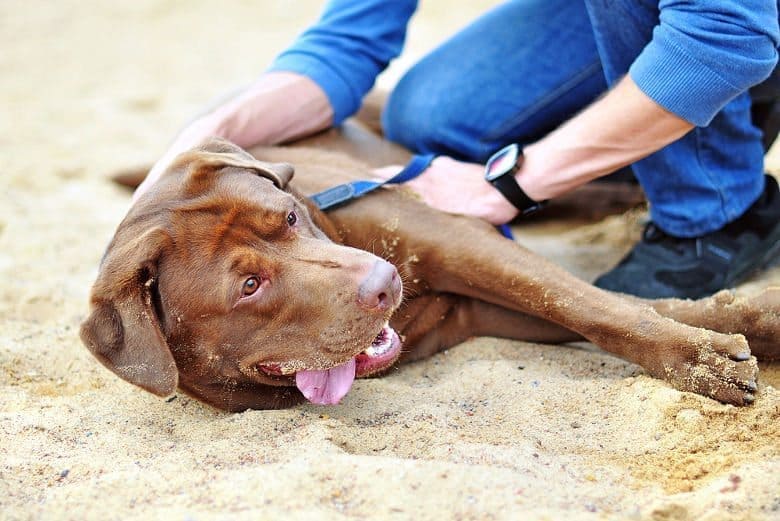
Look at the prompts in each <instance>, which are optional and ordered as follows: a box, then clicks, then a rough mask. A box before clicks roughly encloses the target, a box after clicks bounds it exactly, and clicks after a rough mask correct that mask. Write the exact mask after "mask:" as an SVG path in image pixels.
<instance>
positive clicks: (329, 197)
mask: <svg viewBox="0 0 780 521" xmlns="http://www.w3.org/2000/svg"><path fill="white" fill-rule="evenodd" d="M433 158H434V156H433V155H432V154H427V155H415V156H413V157H412V159H411V161H409V163H408V164H407V165H406V166H405V167H404V169H403V170H401V171H400V172H398V173H397V174H396V175H394V176H393V177H391V178H390V179H387V180H386V181H370V180H367V179H361V180H358V181H352V182H349V183H344V184H341V185H336V186H334V187H332V188H328V189H327V190H323V191H322V192H318V193H316V194H313V195H310V196H309V198H310V199H311V200H312V201H313V202H314V204H315V205H317V208H319V209H320V210H328V209H330V208H333V207H335V206H339V205H342V204H345V203H347V202H349V201H351V200H353V199H357V198H358V197H362V196H364V195H366V194H367V193H369V192H373V191H374V190H376V189H377V188H379V187H380V186H384V185H389V184H401V183H405V182H407V181H411V180H412V179H414V178H415V177H417V176H418V175H420V174H422V173H423V171H425V169H426V168H428V165H430V164H431V161H433ZM498 231H499V232H501V235H503V236H504V237H506V238H507V239H514V237H513V236H512V230H511V229H510V228H509V225H507V224H502V225H500V226H498Z"/></svg>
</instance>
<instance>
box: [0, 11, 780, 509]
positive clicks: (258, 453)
mask: <svg viewBox="0 0 780 521" xmlns="http://www.w3.org/2000/svg"><path fill="white" fill-rule="evenodd" d="M494 3H495V2H488V1H477V2H460V3H457V8H456V7H454V5H455V4H452V3H451V2H445V1H443V0H429V1H426V2H422V4H423V5H422V7H421V10H420V12H419V13H418V14H417V15H416V17H415V18H414V20H413V22H412V26H411V28H410V33H409V40H408V42H407V49H406V51H405V53H404V55H403V56H402V57H401V58H399V59H398V60H397V61H396V62H395V63H394V64H393V66H392V67H391V69H390V70H389V71H388V72H387V73H386V74H385V75H384V76H382V78H381V79H380V81H379V84H380V85H381V86H383V87H389V86H391V85H392V84H393V82H394V81H395V79H396V78H397V77H398V75H399V74H400V73H401V71H403V70H404V69H405V68H406V67H408V66H409V65H410V64H411V63H413V62H414V60H415V59H416V58H418V57H419V56H421V55H422V54H423V53H424V52H425V51H426V50H427V49H430V48H431V47H432V46H434V45H435V44H436V43H437V42H439V41H441V40H442V39H443V38H444V37H446V35H447V34H449V33H450V32H452V31H453V30H455V29H457V28H458V27H460V26H462V25H463V24H465V23H466V22H467V21H468V20H469V19H471V18H472V17H473V16H475V15H476V13H479V12H480V11H482V10H483V9H484V8H485V7H486V6H489V5H491V4H494ZM461 4H462V5H461ZM217 5H218V4H217V3H214V2H204V1H193V2H183V1H177V0H140V1H136V2H128V3H116V2H75V1H72V0H62V1H60V2H53V3H34V2H22V1H19V0H5V1H3V2H0V48H2V51H0V70H2V71H3V73H2V74H1V75H0V170H1V171H2V175H0V276H1V277H2V278H1V279H0V280H2V283H1V284H0V435H1V436H2V440H3V441H2V443H0V519H8V520H11V519H14V520H15V519H100V520H105V519H144V520H146V519H166V520H167V519H177V520H203V519H280V518H285V519H365V518H373V519H432V520H434V519H435V520H444V519H540V520H541V519H549V520H558V519H567V520H568V519H575V520H580V519H583V520H588V519H594V520H595V519H598V520H604V519H637V520H639V519H649V520H656V521H661V520H664V521H666V520H688V519H690V520H705V521H715V520H726V519H729V520H730V519H737V520H772V519H780V364H778V363H775V364H768V363H762V364H761V365H760V368H761V373H760V389H759V393H758V398H757V401H756V403H755V404H754V405H753V406H750V407H745V408H735V407H732V406H728V405H722V404H720V403H716V402H714V401H712V400H709V399H706V398H703V397H700V396H697V395H693V394H689V393H683V392H678V391H676V390H674V389H672V388H671V387H670V386H668V385H667V384H665V383H664V382H662V381H659V380H655V379H652V378H650V377H648V376H646V375H644V373H643V371H642V370H641V369H640V368H639V367H638V366H635V365H632V364H630V363H627V362H624V361H622V360H620V359H617V358H615V357H613V356H610V355H608V354H605V353H602V352H600V351H599V350H597V349H596V348H594V347H593V346H592V345H590V344H587V343H582V344H577V345H573V346H549V345H541V344H530V343H524V342H514V341H508V340H501V339H493V338H474V339H472V340H470V341H468V342H465V343H464V344H462V345H459V346H457V347H455V348H453V349H450V350H449V351H447V352H445V353H441V354H439V355H437V356H435V357H433V358H431V359H429V360H427V361H423V362H419V363H415V364H411V365H407V366H403V367H401V368H399V369H397V370H394V371H393V372H392V373H391V374H389V375H387V376H385V377H383V378H380V379H368V380H358V381H356V383H355V385H354V387H353V389H352V391H351V392H350V393H349V394H348V395H347V397H346V398H345V399H344V400H343V402H342V403H341V404H340V405H338V406H332V407H319V406H314V405H304V406H299V407H295V408H292V409H288V410H283V411H249V412H245V413H241V414H227V413H223V412H219V411H216V410H214V409H212V408H209V407H207V406H204V405H202V404H200V403H199V402H197V401H194V400H192V399H190V398H188V397H186V396H185V395H183V394H181V393H179V394H177V395H176V396H175V397H173V398H171V399H168V400H162V399H159V398H157V397H155V396H152V395H151V394H148V393H145V392H143V391H142V390H140V389H137V388H134V387H132V386H131V385H129V384H127V383H125V382H123V381H121V380H119V379H118V378H117V377H115V376H114V375H113V374H111V373H110V372H108V371H107V370H106V369H104V368H103V367H102V366H100V365H99V364H98V363H97V362H96V361H95V360H94V359H93V358H92V357H91V355H90V354H89V353H88V352H87V350H86V349H85V348H84V347H83V346H82V344H81V342H80V340H79V338H78V328H79V324H80V323H81V321H82V320H83V319H84V318H85V316H86V314H87V310H88V292H89V288H90V286H91V284H92V282H93V281H94V278H95V275H96V273H97V266H98V262H99V260H100V257H101V255H102V253H103V250H104V248H105V247H106V245H107V243H108V241H109V239H110V237H111V235H112V234H113V231H114V229H115V228H116V226H117V224H118V223H119V221H120V220H121V219H122V217H123V216H124V214H125V212H126V211H127V209H128V207H129V205H130V194H129V192H128V191H126V190H124V189H122V188H121V187H118V186H116V185H114V184H112V183H111V181H110V180H109V176H110V175H111V174H112V173H113V172H115V171H117V170H119V169H123V168H126V167H131V166H133V165H139V164H149V163H151V162H152V161H154V160H155V159H156V157H157V156H158V155H160V154H161V153H162V152H163V151H164V150H165V146H166V144H167V143H168V142H169V141H170V139H171V138H172V137H173V136H174V134H175V132H176V131H177V130H178V129H179V128H180V127H181V126H182V125H183V124H184V123H185V122H186V121H187V120H188V119H189V118H191V117H192V116H193V115H194V114H195V113H196V112H197V111H199V110H201V109H203V108H204V107H205V106H207V105H208V103H209V101H210V100H212V99H214V98H216V97H218V96H220V95H222V94H224V93H225V92H228V91H230V90H231V89H232V88H235V87H237V86H240V85H242V84H245V83H248V82H249V81H251V80H252V79H253V78H254V77H255V76H256V75H257V74H258V73H259V72H261V71H262V70H263V69H264V68H265V67H266V66H267V65H268V63H270V61H271V59H272V58H273V56H274V55H275V54H276V53H277V52H279V51H280V50H282V49H283V48H284V47H285V45H286V44H288V43H289V42H290V41H291V40H292V38H294V36H295V35H296V34H297V33H298V32H300V31H301V30H302V29H303V28H304V27H305V26H306V25H307V24H308V23H310V22H311V21H313V20H314V19H316V17H317V14H318V13H319V10H320V7H321V2H316V1H311V0H304V1H299V2H294V3H292V2H283V1H271V0H268V1H264V2H244V1H239V0H232V1H228V2H221V3H219V7H217ZM767 168H768V169H769V170H770V172H773V173H774V174H776V175H777V174H778V173H780V150H779V149H778V148H777V147H775V149H774V151H773V152H772V153H771V154H770V155H769V157H768V161H767ZM643 218H644V213H643V212H641V211H639V212H637V211H633V212H631V213H629V214H627V215H621V216H612V217H608V218H606V219H604V220H603V221H599V222H588V223H571V222H544V223H535V224H527V225H522V226H516V227H515V233H516V235H517V237H518V240H519V241H520V242H522V243H523V244H525V245H527V246H529V247H530V248H532V249H534V250H535V251H537V252H539V253H540V254H542V255H544V256H546V257H549V258H551V259H553V260H555V261H556V262H558V263H560V264H561V265H563V266H564V267H566V268H567V269H569V270H571V271H572V272H573V273H575V274H576V275H577V276H579V277H582V278H584V279H587V280H592V278H593V277H594V276H595V275H596V274H598V273H600V272H602V271H604V270H605V269H607V268H609V267H610V266H612V265H613V264H614V263H615V262H616V261H617V260H618V259H619V258H620V257H621V256H622V255H623V253H624V252H625V251H626V249H627V248H628V247H629V246H630V244H631V243H632V241H634V240H636V239H637V237H638V234H639V232H640V229H641V225H642V219H643ZM770 285H780V267H777V266H776V267H774V268H772V269H769V270H768V271H765V272H763V273H761V274H760V275H758V276H756V277H754V278H752V279H751V280H749V281H748V282H746V283H745V284H743V285H742V286H741V287H740V288H739V291H740V292H743V293H748V294H749V293H754V292H756V291H758V290H759V289H761V288H763V287H767V286H770Z"/></svg>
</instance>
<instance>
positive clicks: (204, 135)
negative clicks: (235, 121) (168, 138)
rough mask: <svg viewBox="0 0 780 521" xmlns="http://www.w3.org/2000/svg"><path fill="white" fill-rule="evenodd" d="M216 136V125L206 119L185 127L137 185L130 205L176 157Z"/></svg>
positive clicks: (147, 189)
mask: <svg viewBox="0 0 780 521" xmlns="http://www.w3.org/2000/svg"><path fill="white" fill-rule="evenodd" d="M218 134H219V131H218V129H217V127H216V125H215V124H214V123H211V122H210V121H209V120H208V119H207V118H203V119H198V120H195V121H194V122H192V123H190V124H189V125H188V126H187V127H185V128H184V129H183V130H182V131H181V132H180V133H179V135H178V136H177V137H176V139H175V140H174V142H173V144H172V145H171V146H170V147H169V148H168V150H167V151H166V152H165V153H164V154H163V156H162V157H161V158H160V159H158V160H157V162H156V163H155V164H154V166H152V168H151V170H149V173H148V174H147V176H146V178H145V179H144V180H143V182H142V183H141V184H140V185H138V188H136V190H135V192H134V193H133V198H132V203H135V202H136V201H137V200H138V198H139V197H141V196H142V195H143V194H144V193H146V192H147V191H149V189H150V188H151V187H152V186H153V185H154V183H156V182H157V180H158V179H159V178H160V176H161V175H162V173H163V172H165V170H166V169H167V168H168V167H169V166H170V165H171V163H172V162H173V160H174V159H176V156H178V155H179V154H181V153H182V152H186V151H187V150H189V149H191V148H193V147H194V146H195V145H198V144H200V143H202V142H203V141H205V140H206V139H208V138H210V137H212V136H215V135H218Z"/></svg>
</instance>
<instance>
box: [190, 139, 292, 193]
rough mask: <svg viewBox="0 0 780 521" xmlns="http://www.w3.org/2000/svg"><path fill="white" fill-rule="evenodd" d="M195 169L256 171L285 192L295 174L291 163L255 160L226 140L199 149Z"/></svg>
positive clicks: (216, 141) (212, 140)
mask: <svg viewBox="0 0 780 521" xmlns="http://www.w3.org/2000/svg"><path fill="white" fill-rule="evenodd" d="M198 151H199V153H198V155H197V157H196V158H195V163H196V164H195V167H196V168H197V167H200V166H207V167H212V168H222V167H226V166H232V167H236V168H246V169H249V170H254V171H255V172H256V173H257V174H258V175H260V176H262V177H265V178H267V179H270V180H271V182H273V183H274V184H275V185H276V187H277V188H279V189H281V190H284V189H285V188H286V187H287V184H288V183H289V182H290V179H292V177H293V174H295V169H293V166H292V165H290V164H289V163H268V162H266V161H260V160H258V159H255V158H254V157H253V156H252V155H251V154H250V153H249V152H247V151H245V150H244V149H242V148H240V147H239V146H237V145H234V144H233V143H231V142H229V141H225V140H224V139H218V138H212V139H210V140H209V141H207V142H206V143H204V144H203V145H201V146H200V147H199V148H198Z"/></svg>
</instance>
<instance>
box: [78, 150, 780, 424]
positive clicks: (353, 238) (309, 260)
mask: <svg viewBox="0 0 780 521" xmlns="http://www.w3.org/2000/svg"><path fill="white" fill-rule="evenodd" d="M290 163H291V164H292V165H294V166H295V180H294V181H292V182H291V180H292V178H293V166H291V164H290ZM370 177H371V174H370V170H369V169H368V168H367V166H366V165H365V164H364V163H360V162H357V161H355V160H352V159H351V158H349V157H347V156H345V155H344V154H340V153H334V152H327V151H323V150H320V149H311V148H270V149H261V150H258V151H257V152H256V153H255V155H254V156H253V155H250V154H249V153H247V152H245V151H243V150H241V149H240V148H238V147H236V146H234V145H232V144H230V143H227V142H225V141H219V140H213V141H211V142H208V143H206V144H204V145H202V146H201V147H199V148H196V149H194V150H191V151H189V152H187V153H185V154H183V155H181V156H179V158H178V159H177V160H176V161H175V163H173V164H172V165H171V167H170V168H169V169H168V171H167V172H166V173H165V175H164V176H163V177H162V178H161V179H160V181H159V182H158V183H157V185H156V186H155V187H154V188H153V189H152V191H150V192H147V193H146V194H145V195H143V196H142V197H141V198H140V199H139V200H138V201H137V202H136V204H135V205H133V206H132V208H131V209H130V211H129V213H128V214H127V216H126V218H125V219H124V220H123V221H122V223H121V224H120V225H119V228H118V229H117V231H116V234H115V236H114V238H113V240H112V241H111V243H110V245H109V246H108V250H107V252H106V254H105V256H104V258H103V261H102V264H101V266H100V271H99V274H98V277H97V281H96V282H95V284H94V287H93V289H92V295H91V313H90V315H89V316H88V318H87V319H86V320H85V321H84V323H83V325H82V328H81V337H82V339H83V341H84V343H85V344H86V346H87V347H88V348H89V350H90V351H91V352H92V353H93V354H94V356H95V357H96V358H97V359H98V360H99V361H100V362H101V363H102V364H103V365H105V366H106V367H108V368H109V369H110V370H111V371H113V372H114V373H116V374H117V375H119V376H120V377H121V378H123V379H125V380H127V381H129V382H131V383H133V384H135V385H137V386H140V387H142V388H143V389H146V390H147V391H150V392H152V393H154V394H157V395H160V396H166V395H169V394H171V393H173V392H174V390H175V389H176V388H177V387H179V388H180V389H181V390H183V391H184V392H186V393H187V394H189V395H191V396H193V397H195V398H197V399H199V400H202V401H204V402H206V403H208V404H211V405H213V406H215V407H218V408H220V409H224V410H228V411H241V410H245V409H248V408H253V409H267V408H281V407H287V406H290V405H293V404H296V403H299V402H301V401H303V400H304V399H308V400H310V401H311V402H314V403H318V404H333V403H337V402H338V401H339V400H340V399H341V398H342V397H343V396H344V395H345V394H346V393H347V392H348V391H349V389H350V386H351V385H352V382H353V380H354V378H356V377H366V376H372V375H377V374H380V373H382V372H384V371H386V370H387V369H388V368H390V367H391V366H393V365H394V364H396V363H398V362H403V361H411V360H418V359H421V358H425V357H427V356H430V355H432V354H433V353H436V352H438V351H441V350H443V349H446V348H448V347H450V346H453V345H455V344H457V343H459V342H461V341H463V340H465V339H466V338H468V337H472V336H478V335H486V336H497V337H505V338H513V339H520V340H527V341H534V342H547V343H560V342H568V341H576V340H581V339H587V340H589V341H591V342H593V343H594V344H596V345H598V346H600V347H601V348H602V349H605V350H607V351H609V352H611V353H614V354H615V355H617V356H620V357H622V358H624V359H626V360H630V361H631V362H634V363H636V364H639V365H640V366H642V367H643V368H644V369H645V371H647V373H649V374H651V375H653V376H655V377H658V378H661V379H664V380H666V381H668V382H669V383H670V384H671V385H673V386H674V387H676V388H678V389H681V390H685V391H693V392H696V393H701V394H703V395H706V396H709V397H712V398H714V399H716V400H720V401H722V402H726V403H731V404H735V405H744V404H749V403H751V402H752V401H753V400H754V397H755V391H756V378H757V372H758V369H757V365H756V359H755V358H754V357H753V356H751V349H752V354H753V355H755V356H758V357H761V356H763V357H766V358H780V340H779V339H780V288H774V289H769V290H766V291H765V292H764V293H762V294H760V295H758V296H756V297H753V298H750V299H745V298H740V297H737V296H735V295H733V294H732V293H729V292H721V293H718V294H717V295H715V296H713V297H710V298H705V299H702V300H699V301H681V300H658V301H643V300H640V299H636V298H632V297H627V296H624V295H619V294H614V293H610V292H607V291H603V290H601V289H598V288H596V287H594V286H592V285H590V284H587V283H585V282H583V281H581V280H579V279H577V278H576V277H574V276H572V275H571V274H569V273H567V272H566V271H564V270H563V269H561V268H560V267H558V266H556V265H555V264H553V263H552V262H549V261H547V260H545V259H544V258H541V257H539V256H537V255H534V254H533V253H531V252H530V251H527V250H526V249H524V248H522V247H521V246H519V245H518V244H516V243H514V242H512V241H509V240H507V239H505V238H504V237H502V236H501V235H499V234H498V233H497V232H496V231H495V230H494V229H493V228H492V227H491V226H489V225H488V224H486V223H484V222H480V221H478V220H475V219H472V218H467V217H463V216H459V215H451V214H445V213H442V212H439V211H436V210H434V209H432V208H430V207H428V206H426V205H424V204H423V203H421V202H420V201H419V200H418V199H417V198H416V197H415V196H414V195H413V194H411V193H409V192H408V191H406V190H404V189H403V188H402V187H391V188H382V189H379V190H376V191H375V192H373V193H370V194H368V195H366V196H365V197H363V198H361V199H358V200H355V201H354V202H352V203H350V204H348V205H344V206H341V207H339V208H337V209H335V210H333V211H329V212H328V213H327V214H326V213H323V212H321V211H320V210H318V209H317V208H316V207H315V206H314V205H313V204H312V203H311V201H310V200H309V199H307V197H306V196H305V195H304V194H312V193H314V192H317V191H319V190H322V189H324V188H327V187H329V186H333V185H334V184H337V183H341V182H345V181H349V180H354V179H365V178H370ZM402 346H403V348H402Z"/></svg>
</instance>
